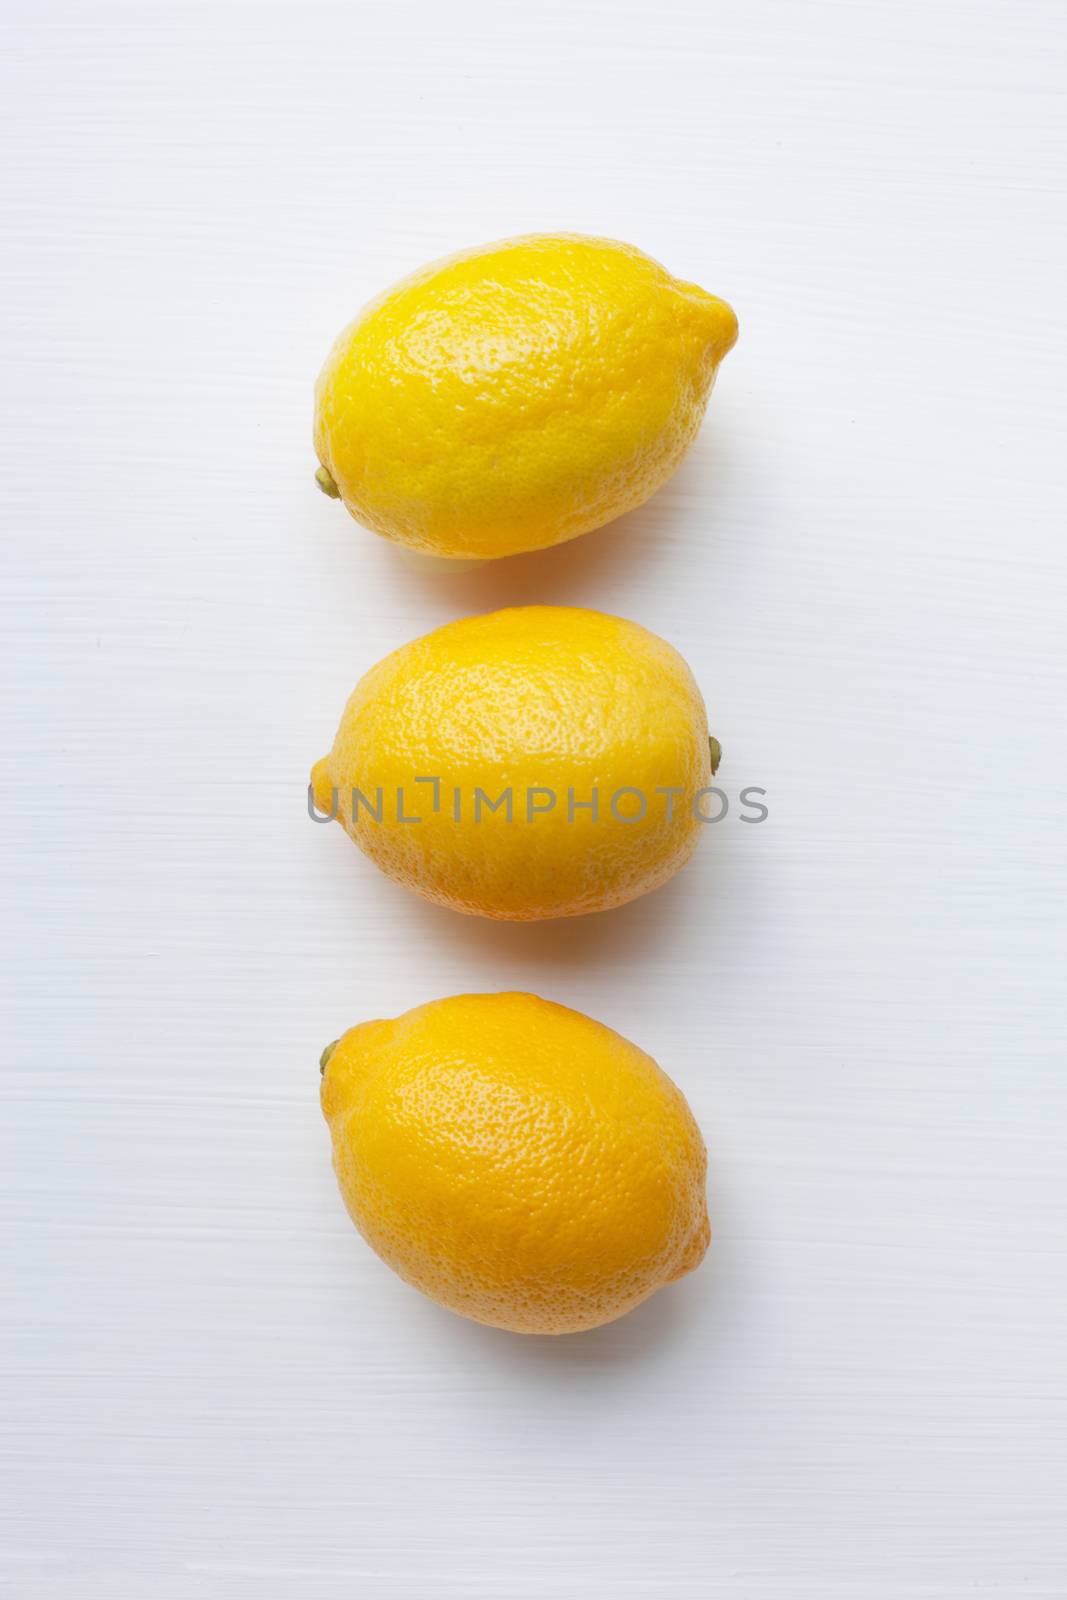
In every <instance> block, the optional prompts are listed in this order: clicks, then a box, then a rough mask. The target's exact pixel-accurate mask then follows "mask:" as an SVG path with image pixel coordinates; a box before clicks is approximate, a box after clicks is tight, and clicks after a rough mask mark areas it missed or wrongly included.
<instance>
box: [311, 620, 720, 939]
mask: <svg viewBox="0 0 1067 1600" xmlns="http://www.w3.org/2000/svg"><path fill="white" fill-rule="evenodd" d="M710 781H711V756H710V752H709V741H708V726H707V718H706V715H705V711H704V702H703V700H702V699H701V697H700V691H699V690H698V688H697V686H696V683H695V682H694V680H693V675H692V673H691V672H690V670H689V668H688V667H687V666H686V664H685V662H684V661H683V659H682V657H681V656H680V655H679V654H678V652H677V651H676V650H675V649H673V648H672V646H671V645H669V644H667V643H665V642H664V640H662V639H659V638H657V637H656V635H655V634H653V633H649V632H648V630H647V629H645V628H642V627H639V626H638V624H637V623H636V622H624V621H623V620H622V619H621V618H619V617H611V616H606V615H604V613H602V612H599V611H584V610H580V609H578V608H577V607H574V608H572V607H568V606H522V607H517V608H514V609H511V610H507V611H495V612H492V613H490V614H489V615H487V616H481V617H468V618H465V619H464V620H463V621H461V622H452V623H449V624H448V625H447V626H445V627H443V628H438V629H436V631H435V632H433V633H430V634H427V635H426V636H425V637H424V638H422V639H416V640H414V642H413V643H411V644H407V645H404V646H403V648H402V649H400V650H396V651H394V652H393V654H392V655H390V656H387V657H386V658H385V660H384V661H381V662H379V664H378V665H377V666H376V667H373V668H372V669H371V671H370V672H368V673H367V675H366V677H364V678H363V679H362V680H361V681H360V683H359V684H357V686H356V688H355V690H354V692H353V694H352V696H351V698H350V699H349V701H348V705H347V706H346V707H345V712H344V716H343V717H342V718H341V725H340V727H339V728H338V730H337V737H336V738H335V740H334V744H333V749H332V751H331V752H330V754H329V755H328V756H326V757H325V758H324V759H323V760H322V761H319V762H318V763H317V764H316V765H315V767H314V769H313V770H312V774H311V788H312V793H313V795H314V798H315V802H316V805H317V806H318V808H319V809H320V810H321V811H322V812H324V813H326V814H327V815H330V814H332V815H334V816H336V817H337V818H338V819H339V820H340V821H341V822H342V824H343V825H344V827H345V829H346V831H347V832H348V833H349V834H350V835H351V837H352V838H353V839H354V840H355V842H356V843H357V844H358V845H359V847H360V849H361V850H363V851H365V852H366V854H367V855H368V856H370V858H371V859H372V860H373V861H375V862H377V864H378V866H379V867H381V868H382V870H383V871H384V872H387V873H388V874H389V876H390V877H392V878H396V879H397V880H398V881H399V882H400V883H404V884H406V885H407V886H408V887H409V888H411V889H414V890H416V891H417V893H419V894H421V895H424V896H425V897H426V898H427V899H428V900H434V901H436V902H438V904H440V905H447V906H452V907H453V908H454V909H455V910H457V911H465V912H469V913H472V914H474V915H478V916H484V917H500V918H506V919H509V920H512V921H519V922H527V921H534V920H537V919H540V918H543V917H573V916H579V915H581V914H582V913H584V912H590V911H603V910H606V909H608V908H609V907H610V906H617V905H622V904H623V903H624V902H625V901H627V900H633V899H635V898H636V897H637V896H638V895H641V894H644V893H646V891H647V890H649V889H655V888H657V887H658V886H659V885H660V884H661V883H665V882H666V881H667V879H668V878H669V877H671V876H672V874H673V873H675V872H677V871H678V869H679V867H681V866H683V865H684V863H685V862H686V861H687V860H688V859H689V857H690V855H691V854H692V852H693V850H694V849H695V847H696V843H697V838H698V836H699V834H700V831H701V827H702V826H703V823H702V821H701V815H702V814H703V807H704V806H706V805H707V801H706V800H703V801H702V800H701V798H700V796H701V794H702V791H704V790H705V788H706V786H707V785H708V784H709V783H710Z"/></svg>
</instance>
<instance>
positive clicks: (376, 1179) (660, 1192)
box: [322, 994, 710, 1333]
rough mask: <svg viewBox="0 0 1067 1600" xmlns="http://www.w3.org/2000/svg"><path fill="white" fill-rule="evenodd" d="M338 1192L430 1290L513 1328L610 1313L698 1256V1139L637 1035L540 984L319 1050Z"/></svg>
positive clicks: (570, 1325) (370, 1028)
mask: <svg viewBox="0 0 1067 1600" xmlns="http://www.w3.org/2000/svg"><path fill="white" fill-rule="evenodd" d="M322 1108H323V1112H324V1114H325V1117H326V1120H327V1122H328V1123H329V1125H330V1133H331V1136H332V1139H333V1162H334V1169H335V1171H336V1173H337V1179H338V1182H339V1184H340V1186H341V1193H342V1195H343V1197H344V1202H345V1205H346V1206H347V1207H348V1211H349V1214H350V1216H351V1217H352V1220H353V1222H354V1223H355V1224H356V1227H357V1228H358V1229H359V1231H360V1233H362V1235H363V1237H364V1238H365V1239H366V1241H367V1243H368V1244H369V1245H370V1246H371V1248H372V1249H373V1250H376V1251H377V1253H378V1255H380V1256H381V1258H382V1260H383V1261H385V1262H387V1263H388V1264H389V1266H391V1267H392V1268H393V1270H394V1271H395V1272H398V1273H399V1274H400V1276H401V1277H402V1278H403V1279H405V1280H406V1282H408V1283H411V1284H414V1286H415V1287H416V1288H417V1289H421V1290H422V1292H423V1293H424V1294H428V1295H429V1296H430V1298H431V1299H433V1300H437V1301H438V1302H439V1303H440V1304H441V1305H444V1306H447V1307H448V1308H449V1310H451V1311H458V1312H459V1313H460V1315H461V1316H465V1317H471V1318H473V1320H474V1321H475V1322H485V1323H489V1324H490V1326H492V1327H495V1328H509V1329H511V1330H512V1331H513V1332H515V1333H577V1332H579V1331H580V1330H582V1329H584V1328H596V1327H598V1326H599V1325H600V1324H601V1323H604V1322H612V1321H614V1319H615V1318H616V1317H621V1316H622V1315H623V1314H624V1313H625V1312H627V1311H631V1310H632V1309H633V1308H634V1306H636V1305H638V1304H640V1302H641V1301H642V1300H645V1299H647V1298H648V1296H649V1295H650V1294H654V1293H655V1291H656V1290H657V1289H661V1288H662V1287H663V1286H664V1285H665V1284H668V1283H672V1282H673V1281H674V1280H675V1279H676V1278H680V1277H682V1275H683V1274H684V1273H686V1272H691V1271H692V1270H693V1268H694V1267H696V1266H699V1264H700V1262H701V1260H702V1259H703V1256H704V1252H705V1250H706V1249H707V1246H708V1239H709V1237H710V1231H709V1227H708V1213H707V1206H706V1203H705V1197H704V1184H705V1178H706V1173H707V1156H706V1153H705V1150H704V1142H703V1140H702V1139H701V1137H700V1130H699V1128H698V1127H697V1125H696V1123H695V1122H694V1120H693V1116H692V1113H691V1112H690V1110H689V1107H688V1106H687V1105H686V1102H685V1099H684V1097H683V1096H682V1094H681V1092H680V1091H679V1090H678V1089H677V1088H676V1087H675V1086H674V1084H673V1083H672V1082H671V1080H670V1079H669V1078H668V1077H667V1076H666V1074H665V1073H664V1072H662V1071H661V1070H660V1068H659V1067H658V1066H657V1065H656V1063H655V1062H654V1061H653V1060H652V1058H651V1056H647V1055H646V1054H645V1052H644V1051H643V1050H639V1049H638V1048H637V1046H636V1045H634V1044H630V1043H629V1042H628V1041H627V1040H626V1039H623V1038H622V1037H621V1036H620V1035H619V1034H617V1033H614V1032H613V1031H612V1030H611V1029H610V1028H606V1027H604V1025H603V1024H602V1023H600V1022H594V1021H593V1020H592V1019H591V1018H590V1017H585V1016H583V1015H582V1014H581V1012H579V1011H570V1010H568V1008H567V1007H566V1006H559V1005H553V1004H552V1003H551V1002H550V1001H548V1000H540V999H538V997H537V996H536V995H532V994H467V995H457V996H456V997H455V998H453V999H450V1000H437V1001H434V1002H432V1003H431V1004H430V1005H424V1006H419V1007H417V1008H416V1010H414V1011H408V1012H407V1013H405V1015H404V1016H402V1017H397V1018H396V1019H395V1021H390V1022H366V1023H364V1024H363V1025H362V1026H361V1027H358V1028H352V1029H351V1030H350V1031H349V1032H348V1033H346V1034H345V1035H344V1037H343V1038H341V1039H339V1040H338V1041H337V1043H336V1044H335V1045H332V1046H330V1047H329V1049H327V1050H326V1051H324V1052H323V1079H322Z"/></svg>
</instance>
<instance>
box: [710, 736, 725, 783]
mask: <svg viewBox="0 0 1067 1600" xmlns="http://www.w3.org/2000/svg"><path fill="white" fill-rule="evenodd" d="M708 749H709V751H710V752H711V775H712V777H713V778H714V776H715V774H716V773H717V772H718V770H719V763H720V762H721V760H722V745H721V744H720V743H719V741H718V739H709V740H708Z"/></svg>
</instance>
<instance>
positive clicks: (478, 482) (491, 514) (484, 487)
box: [315, 234, 737, 559]
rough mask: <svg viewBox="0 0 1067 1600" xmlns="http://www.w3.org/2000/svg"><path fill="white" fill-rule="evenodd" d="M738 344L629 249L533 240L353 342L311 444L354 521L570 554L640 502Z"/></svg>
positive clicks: (511, 245) (471, 554) (468, 265)
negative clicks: (570, 544)
mask: <svg viewBox="0 0 1067 1600" xmlns="http://www.w3.org/2000/svg"><path fill="white" fill-rule="evenodd" d="M736 338H737V318H736V317H735V315H734V313H733V311H732V310H731V308H730V307H729V306H728V305H727V304H726V302H725V301H723V300H719V299H717V298H716V297H715V296H714V295H710V294H707V293H706V292H705V291H704V290H703V289H700V288H698V287H697V286H696V285H695V284H692V283H683V282H681V281H679V280H678V279H675V278H672V277H671V275H670V274H669V273H668V272H667V271H666V270H665V269H664V268H663V267H661V266H660V265H659V263H658V262H656V261H653V260H652V259H651V258H650V257H649V256H646V255H644V254H643V253H642V252H641V251H640V250H636V249H634V247H633V246H632V245H628V244H620V243H618V242H616V241H615V240H612V239H597V238H586V237H584V236H582V235H580V234H530V235H527V236H525V237H523V238H518V239H508V240H504V241H503V242H501V243H496V244H489V245H483V246H481V247H480V248H478V249H474V250H467V251H464V252H462V253H461V254H459V255H454V256H450V257H448V258H447V259H446V260H444V261H439V262H435V263H433V264H432V265H430V266H428V267H425V268H423V269H422V271H420V272H417V273H415V274H414V276H413V277H410V278H407V279H406V280H405V281H404V282H402V283H400V284H398V285H397V286H396V287H395V288H393V289H391V290H389V291H388V292H387V293H386V294H384V295H382V296H380V297H379V298H378V299H377V300H375V301H373V302H372V303H371V304H370V305H369V306H368V307H367V308H366V309H365V310H364V311H363V313H362V314H361V315H360V316H359V317H358V318H357V319H356V321H355V322H353V323H352V324H351V325H350V326H349V327H348V328H346V329H345V331H344V332H343V333H342V334H341V336H340V338H339V339H338V340H337V341H336V343H335V344H334V346H333V349H332V350H331V352H330V355H329V357H328V359H327V361H326V364H325V366H324V367H323V369H322V373H321V375H320V377H319V380H318V384H317V387H316V392H315V449H316V451H317V453H318V457H319V460H320V461H321V463H322V465H323V467H325V468H326V471H327V472H328V474H329V477H330V479H332V481H333V483H334V484H335V485H336V489H337V492H338V493H339V495H340V498H341V499H342V500H343V501H344V504H345V506H346V507H347V509H348V510H349V511H350V512H351V514H352V516H353V517H355V518H356V519H357V521H359V522H362V523H364V524H365V525H366V526H367V527H368V528H372V529H373V530H374V531H375V532H376V533H379V534H382V535H384V536H385V537H386V538H388V539H392V540H395V541H396V542H397V543H399V544H403V545H408V546H410V547H411V548H413V549H416V550H421V551H424V552H427V553H430V554H434V555H438V556H445V557H455V558H462V559H471V558H475V559H487V558H493V557H498V556H507V555H514V554H516V553H517V552H519V551H523V550H539V549H543V548H545V547H546V546H549V545H555V544H560V543H562V542H563V541H564V540H566V539H573V538H575V537H577V535H578V534H582V533H588V532H589V531H590V529H592V528H599V527H601V526H603V524H604V523H606V522H611V521H612V520H613V519H614V518H615V517H618V516H621V515H622V513H623V512H625V511H630V510H632V509H633V508H634V507H635V506H639V505H641V504H642V503H643V502H644V501H645V500H647V499H648V498H649V496H650V495H652V494H654V493H655V492H656V490H657V489H658V488H660V487H661V485H662V484H664V483H665V482H666V480H667V479H668V478H669V477H670V475H671V473H672V472H673V471H674V470H675V468H676V467H677V466H678V465H679V463H680V462H681V460H682V457H683V456H684V455H685V453H686V451H687V450H688V448H689V446H690V445H691V443H692V442H693V439H694V438H695V436H696V433H697V430H698V428H699V427H700V423H701V420H702V418H703V415H704V409H705V407H706V405H707V401H708V396H709V394H710V392H711V387H712V383H713V381H714V378H715V372H716V369H717V367H718V364H719V362H720V361H721V360H722V358H723V356H725V355H726V353H727V352H728V351H729V350H730V349H731V348H732V346H733V344H734V342H735V340H736Z"/></svg>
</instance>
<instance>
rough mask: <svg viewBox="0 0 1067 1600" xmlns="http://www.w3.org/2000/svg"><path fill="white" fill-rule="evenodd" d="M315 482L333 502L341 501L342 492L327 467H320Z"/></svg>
mask: <svg viewBox="0 0 1067 1600" xmlns="http://www.w3.org/2000/svg"><path fill="white" fill-rule="evenodd" d="M315 482H316V483H317V484H318V486H319V488H320V489H321V490H322V492H323V494H328V495H329V497H330V499H331V500H340V498H341V491H340V489H339V488H338V487H337V485H336V483H334V481H333V479H332V478H331V477H330V474H329V473H328V472H327V471H326V468H325V467H320V468H319V470H318V472H316V474H315Z"/></svg>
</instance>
